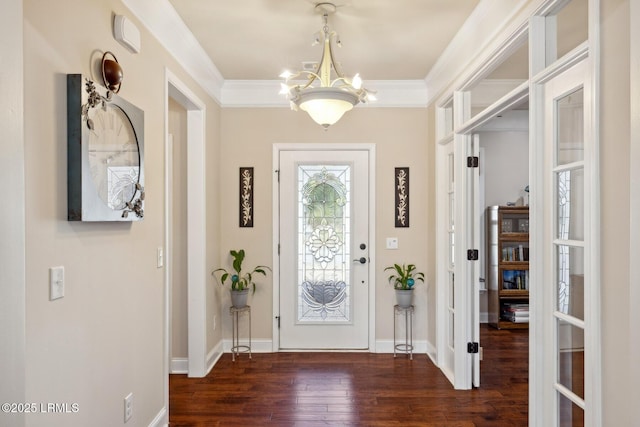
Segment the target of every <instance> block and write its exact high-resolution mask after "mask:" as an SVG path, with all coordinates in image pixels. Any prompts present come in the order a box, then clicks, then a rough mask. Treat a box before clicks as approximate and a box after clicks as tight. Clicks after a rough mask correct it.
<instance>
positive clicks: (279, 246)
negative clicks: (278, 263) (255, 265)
mask: <svg viewBox="0 0 640 427" xmlns="http://www.w3.org/2000/svg"><path fill="white" fill-rule="evenodd" d="M278 256H280V243H278Z"/></svg>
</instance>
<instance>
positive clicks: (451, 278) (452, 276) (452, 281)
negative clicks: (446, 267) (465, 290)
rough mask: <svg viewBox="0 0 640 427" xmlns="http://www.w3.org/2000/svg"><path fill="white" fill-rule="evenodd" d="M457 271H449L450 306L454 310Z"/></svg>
mask: <svg viewBox="0 0 640 427" xmlns="http://www.w3.org/2000/svg"><path fill="white" fill-rule="evenodd" d="M454 290H455V273H454V272H453V271H450V272H449V307H450V308H451V309H452V310H453V309H454V308H455V304H454V301H455V298H454V295H455V292H454Z"/></svg>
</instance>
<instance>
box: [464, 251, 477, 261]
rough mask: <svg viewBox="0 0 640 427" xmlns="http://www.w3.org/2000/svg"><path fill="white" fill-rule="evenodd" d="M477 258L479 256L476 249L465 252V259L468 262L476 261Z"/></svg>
mask: <svg viewBox="0 0 640 427" xmlns="http://www.w3.org/2000/svg"><path fill="white" fill-rule="evenodd" d="M479 257H480V254H479V253H478V250H477V249H469V250H467V259H468V260H469V261H477V260H478V258H479Z"/></svg>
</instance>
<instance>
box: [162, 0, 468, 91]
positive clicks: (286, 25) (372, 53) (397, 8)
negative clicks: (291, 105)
mask: <svg viewBox="0 0 640 427" xmlns="http://www.w3.org/2000/svg"><path fill="white" fill-rule="evenodd" d="M169 1H170V3H171V5H172V6H173V7H174V8H175V10H176V11H177V13H178V14H179V15H180V17H181V18H182V20H183V21H184V22H185V24H186V25H187V27H188V28H189V30H190V31H191V32H192V33H193V35H194V36H195V38H196V39H197V40H198V42H199V43H200V45H201V46H202V48H203V49H204V50H205V52H206V53H207V54H208V56H209V57H210V59H211V60H212V61H213V63H214V64H215V66H216V67H217V68H218V70H219V71H220V73H221V74H222V77H223V78H224V79H225V80H274V79H278V76H279V75H280V73H281V72H282V71H283V70H285V69H289V70H292V71H293V70H299V69H301V68H302V62H317V61H319V59H320V55H321V53H322V47H321V46H320V45H317V46H313V47H312V46H311V44H312V42H313V38H314V34H315V33H316V32H317V31H319V30H320V29H321V28H322V17H321V15H320V14H318V13H316V12H315V10H314V9H315V7H314V6H315V4H316V3H317V2H316V1H315V0H233V1H229V0H226V1H222V0H208V1H206V0H169ZM478 3H479V0H455V1H452V0H399V1H390V0H338V1H336V2H334V4H335V5H336V6H337V11H336V13H335V14H333V15H331V16H330V17H329V26H330V28H331V29H333V30H335V31H336V32H337V33H338V34H339V35H340V39H341V41H342V48H341V49H336V52H335V56H336V61H338V62H340V63H341V65H342V68H343V71H344V73H345V74H346V75H351V76H352V75H355V74H356V73H360V75H361V76H362V78H363V79H364V80H365V81H366V80H413V79H424V78H425V77H426V76H427V74H429V71H430V70H431V68H432V67H433V65H434V64H435V62H436V60H437V59H438V57H439V56H440V55H441V54H442V52H443V51H444V49H445V48H446V47H447V45H448V44H449V42H450V41H451V39H452V38H453V36H454V35H455V34H456V32H457V31H458V29H459V28H460V27H461V26H462V25H463V24H464V22H465V20H466V19H467V18H468V17H469V15H470V14H471V12H472V11H473V9H474V8H475V7H476V5H477V4H478Z"/></svg>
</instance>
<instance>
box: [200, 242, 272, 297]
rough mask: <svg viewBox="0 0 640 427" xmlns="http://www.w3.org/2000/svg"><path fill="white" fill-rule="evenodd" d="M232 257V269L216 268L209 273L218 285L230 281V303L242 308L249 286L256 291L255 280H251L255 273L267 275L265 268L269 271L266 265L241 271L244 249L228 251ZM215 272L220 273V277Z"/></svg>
mask: <svg viewBox="0 0 640 427" xmlns="http://www.w3.org/2000/svg"><path fill="white" fill-rule="evenodd" d="M229 254H231V257H232V258H233V263H232V266H233V270H232V271H227V270H226V269H224V268H216V269H215V270H213V271H212V272H211V275H212V276H213V277H215V278H216V280H217V281H218V282H219V283H220V285H224V284H225V283H226V282H227V281H230V284H231V288H230V289H229V290H230V292H231V305H233V306H234V307H236V308H242V307H245V306H246V305H247V297H248V295H249V288H250V287H251V288H252V289H253V292H255V291H256V282H254V281H253V277H254V275H255V274H262V275H263V276H265V277H266V276H267V270H269V271H271V269H270V268H269V267H267V266H266V265H258V266H256V267H254V268H253V270H251V271H249V272H243V271H242V262H243V261H244V257H245V252H244V249H240V250H233V249H232V250H231V251H229ZM216 273H221V274H220V277H218V275H217V274H216Z"/></svg>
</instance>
